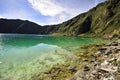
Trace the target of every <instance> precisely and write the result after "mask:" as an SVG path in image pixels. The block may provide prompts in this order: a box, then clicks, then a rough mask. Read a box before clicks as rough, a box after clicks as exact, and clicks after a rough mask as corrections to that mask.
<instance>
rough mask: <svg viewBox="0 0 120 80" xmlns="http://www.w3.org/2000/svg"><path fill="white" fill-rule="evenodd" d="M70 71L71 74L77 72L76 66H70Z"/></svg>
mask: <svg viewBox="0 0 120 80" xmlns="http://www.w3.org/2000/svg"><path fill="white" fill-rule="evenodd" d="M68 69H69V70H70V71H71V72H76V71H77V70H76V67H75V66H70V67H69V68H68Z"/></svg>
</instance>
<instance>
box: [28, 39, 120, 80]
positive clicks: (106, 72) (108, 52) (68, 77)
mask: <svg viewBox="0 0 120 80" xmlns="http://www.w3.org/2000/svg"><path fill="white" fill-rule="evenodd" d="M83 49H85V50H84V51H83V52H78V53H75V55H74V56H73V57H72V59H69V60H67V61H66V62H65V64H58V65H56V66H54V67H52V68H51V69H50V70H48V71H45V72H42V73H36V74H34V75H33V76H32V77H31V78H30V80H120V38H119V39H117V40H115V41H112V42H110V43H108V44H99V45H88V46H85V47H83Z"/></svg>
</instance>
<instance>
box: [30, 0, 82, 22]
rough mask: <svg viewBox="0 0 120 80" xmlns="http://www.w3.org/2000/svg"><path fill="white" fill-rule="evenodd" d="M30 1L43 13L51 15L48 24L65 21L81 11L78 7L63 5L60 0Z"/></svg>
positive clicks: (34, 7)
mask: <svg viewBox="0 0 120 80" xmlns="http://www.w3.org/2000/svg"><path fill="white" fill-rule="evenodd" d="M28 2H29V3H30V4H31V6H32V8H33V9H35V10H36V11H38V12H40V14H41V15H43V16H48V17H49V19H48V21H49V23H48V24H55V23H60V22H63V21H65V20H68V19H70V18H72V17H74V16H76V15H78V14H79V13H80V12H81V11H80V10H79V9H78V8H72V7H67V6H63V5H62V4H63V3H60V2H59V0H58V1H57V0H28Z"/></svg>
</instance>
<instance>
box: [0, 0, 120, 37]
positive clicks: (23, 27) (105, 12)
mask: <svg viewBox="0 0 120 80" xmlns="http://www.w3.org/2000/svg"><path fill="white" fill-rule="evenodd" d="M0 32H1V33H25V34H52V35H64V36H78V35H82V36H100V37H114V36H118V35H119V34H120V0H107V1H106V2H104V3H100V4H99V5H97V6H96V7H94V8H93V9H91V10H89V11H88V12H86V13H83V14H80V15H78V16H76V17H74V18H72V19H70V20H68V21H66V22H63V23H61V24H58V25H47V26H40V25H37V24H35V23H33V22H29V21H22V20H7V19H0Z"/></svg>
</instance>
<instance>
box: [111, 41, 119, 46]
mask: <svg viewBox="0 0 120 80" xmlns="http://www.w3.org/2000/svg"><path fill="white" fill-rule="evenodd" d="M118 44H119V43H118V42H113V43H111V46H118Z"/></svg>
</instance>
